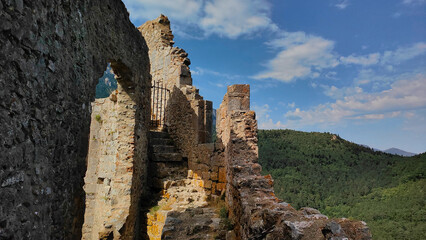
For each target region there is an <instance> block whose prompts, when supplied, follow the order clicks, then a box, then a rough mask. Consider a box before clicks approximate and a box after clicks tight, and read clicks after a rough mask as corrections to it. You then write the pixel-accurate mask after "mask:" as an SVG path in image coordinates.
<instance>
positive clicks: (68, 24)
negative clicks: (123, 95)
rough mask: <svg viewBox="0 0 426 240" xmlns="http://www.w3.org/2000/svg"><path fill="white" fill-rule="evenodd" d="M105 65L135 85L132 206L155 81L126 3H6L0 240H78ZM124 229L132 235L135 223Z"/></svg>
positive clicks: (0, 16) (1, 19) (1, 5)
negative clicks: (94, 116)
mask: <svg viewBox="0 0 426 240" xmlns="http://www.w3.org/2000/svg"><path fill="white" fill-rule="evenodd" d="M107 62H111V66H112V68H113V69H114V72H115V73H116V75H117V76H118V77H119V78H120V79H119V81H121V82H122V83H123V82H125V81H130V82H133V83H134V85H135V97H134V101H135V102H136V104H137V106H138V108H137V109H136V114H135V119H136V120H135V121H136V122H137V124H136V125H135V130H134V133H135V141H134V144H135V156H134V159H137V162H136V163H134V166H133V172H134V173H136V174H134V175H133V180H132V189H131V191H132V193H131V200H130V201H131V202H132V205H131V208H133V207H135V206H137V202H138V196H139V195H140V192H141V189H142V188H143V186H144V183H143V182H144V180H143V178H142V175H143V172H144V169H143V162H144V161H146V156H147V155H146V141H147V137H146V133H147V129H146V126H147V125H146V124H147V121H148V117H149V111H148V110H149V107H147V106H149V97H150V96H149V93H150V91H149V90H150V89H149V87H150V82H151V79H150V75H149V60H148V54H147V46H146V43H145V41H144V39H143V38H142V37H141V35H140V33H139V32H138V31H137V29H136V28H135V27H134V26H133V25H132V24H131V22H130V21H129V18H128V13H127V11H126V9H125V6H124V4H123V3H122V2H121V1H118V0H104V1H99V0H91V1H88V0H81V1H69V0H58V1H47V0H39V1H19V0H17V1H8V0H1V1H0V122H1V126H2V127H1V128H0V152H1V154H0V202H1V205H0V238H1V239H10V238H14V239H79V238H80V237H81V227H82V224H83V214H84V191H83V188H82V186H83V177H84V174H85V171H86V157H87V154H88V143H89V129H90V119H91V113H90V111H91V102H93V101H94V95H95V85H96V83H97V80H98V78H99V77H101V76H102V74H103V71H104V70H105V68H106V65H107ZM130 212H132V210H130ZM127 221H128V222H127V223H126V226H127V227H126V229H125V231H124V230H123V232H124V233H125V234H129V235H130V234H131V233H130V232H131V230H132V226H133V225H134V222H135V221H136V219H135V218H132V217H129V218H127Z"/></svg>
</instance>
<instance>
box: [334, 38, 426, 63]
mask: <svg viewBox="0 0 426 240" xmlns="http://www.w3.org/2000/svg"><path fill="white" fill-rule="evenodd" d="M425 53H426V43H425V42H417V43H414V44H412V45H410V46H403V47H399V48H397V49H395V50H389V51H385V52H383V53H370V54H368V55H361V56H357V55H354V54H352V55H350V56H348V57H343V56H342V57H340V62H341V63H343V64H357V65H363V66H369V65H374V64H379V63H380V64H382V65H389V64H390V65H398V64H400V63H402V62H405V61H408V60H410V59H413V58H415V57H418V56H421V55H423V54H425Z"/></svg>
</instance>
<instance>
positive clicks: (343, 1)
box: [334, 0, 349, 9]
mask: <svg viewBox="0 0 426 240" xmlns="http://www.w3.org/2000/svg"><path fill="white" fill-rule="evenodd" d="M334 6H335V7H337V8H338V9H345V8H347V7H348V6H349V0H339V2H338V3H336V4H335V5H334Z"/></svg>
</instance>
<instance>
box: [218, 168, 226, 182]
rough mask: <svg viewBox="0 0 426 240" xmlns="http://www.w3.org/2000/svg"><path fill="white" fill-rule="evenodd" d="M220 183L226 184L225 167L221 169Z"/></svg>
mask: <svg viewBox="0 0 426 240" xmlns="http://www.w3.org/2000/svg"><path fill="white" fill-rule="evenodd" d="M219 182H220V183H226V170H225V168H224V167H220V168H219Z"/></svg>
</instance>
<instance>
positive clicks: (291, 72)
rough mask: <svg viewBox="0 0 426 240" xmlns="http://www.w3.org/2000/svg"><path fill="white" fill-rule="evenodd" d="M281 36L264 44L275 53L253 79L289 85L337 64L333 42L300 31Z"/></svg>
mask: <svg viewBox="0 0 426 240" xmlns="http://www.w3.org/2000/svg"><path fill="white" fill-rule="evenodd" d="M282 35H283V36H282V37H281V38H279V39H275V40H273V41H270V42H268V43H267V44H268V45H269V46H270V47H271V48H274V49H277V50H279V53H278V54H277V55H276V57H275V58H274V59H272V60H270V61H269V62H268V63H267V64H266V66H267V68H268V69H267V70H266V71H264V72H261V73H259V74H257V75H255V76H254V77H253V78H255V79H268V78H272V79H276V80H279V81H282V82H291V81H294V80H295V79H297V78H306V77H312V78H315V77H318V76H319V73H320V71H321V70H322V69H324V68H332V67H336V66H337V65H338V64H339V62H338V60H337V56H336V55H335V53H334V52H333V48H334V42H333V41H330V40H327V39H324V38H322V37H319V36H314V35H308V34H306V33H304V32H284V33H283V34H282Z"/></svg>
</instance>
